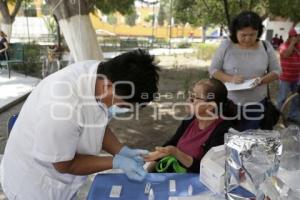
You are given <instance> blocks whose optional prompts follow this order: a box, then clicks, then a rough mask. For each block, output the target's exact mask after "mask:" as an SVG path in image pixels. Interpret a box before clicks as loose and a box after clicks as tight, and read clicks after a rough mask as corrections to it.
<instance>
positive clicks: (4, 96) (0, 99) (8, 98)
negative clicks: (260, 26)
mask: <svg viewBox="0 0 300 200" xmlns="http://www.w3.org/2000/svg"><path fill="white" fill-rule="evenodd" d="M39 81H40V79H38V78H34V77H30V76H25V75H23V74H19V73H16V72H12V73H11V77H10V78H8V73H7V70H5V69H0V112H1V110H2V109H3V108H5V107H6V106H8V105H9V104H10V103H12V102H14V101H16V100H17V99H19V98H20V97H22V96H24V95H26V94H28V93H29V92H30V91H31V90H32V89H33V88H34V87H35V86H36V85H37V84H38V82H39Z"/></svg>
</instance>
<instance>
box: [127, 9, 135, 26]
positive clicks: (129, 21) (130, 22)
mask: <svg viewBox="0 0 300 200" xmlns="http://www.w3.org/2000/svg"><path fill="white" fill-rule="evenodd" d="M137 18H138V15H137V13H136V10H135V9H134V10H133V11H132V12H131V13H130V14H127V15H125V23H126V24H127V25H129V26H134V25H135V21H136V20H137Z"/></svg>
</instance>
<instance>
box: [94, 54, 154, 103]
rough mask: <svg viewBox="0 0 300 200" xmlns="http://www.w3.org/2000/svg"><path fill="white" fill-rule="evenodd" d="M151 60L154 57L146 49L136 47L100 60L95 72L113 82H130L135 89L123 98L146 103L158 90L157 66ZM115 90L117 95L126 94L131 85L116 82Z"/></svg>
mask: <svg viewBox="0 0 300 200" xmlns="http://www.w3.org/2000/svg"><path fill="white" fill-rule="evenodd" d="M153 61H154V57H153V56H150V55H149V53H148V52H147V51H144V50H141V49H138V50H134V51H130V52H127V53H123V54H121V55H119V56H116V57H115V58H113V59H111V60H108V61H105V62H101V63H100V64H99V66H98V70H97V74H98V75H105V76H106V77H107V78H108V79H109V80H110V81H112V82H113V83H114V82H116V81H129V82H131V83H132V84H133V85H134V89H135V91H133V96H132V97H131V98H126V99H123V100H124V101H127V102H129V103H147V102H150V101H152V100H153V96H154V95H153V94H154V93H156V92H157V90H158V89H157V85H158V80H159V75H158V71H159V67H158V66H156V65H155V64H154V63H153ZM115 92H116V94H117V95H119V96H128V95H130V94H132V87H131V86H130V85H129V84H116V85H115Z"/></svg>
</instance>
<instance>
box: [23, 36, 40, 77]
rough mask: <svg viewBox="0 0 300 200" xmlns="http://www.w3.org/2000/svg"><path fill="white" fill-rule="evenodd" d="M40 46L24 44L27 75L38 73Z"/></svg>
mask: <svg viewBox="0 0 300 200" xmlns="http://www.w3.org/2000/svg"><path fill="white" fill-rule="evenodd" d="M40 49H41V47H40V45H38V44H36V43H35V42H33V43H28V44H24V57H25V65H26V66H25V68H26V71H27V73H36V72H39V71H40V67H41V64H40Z"/></svg>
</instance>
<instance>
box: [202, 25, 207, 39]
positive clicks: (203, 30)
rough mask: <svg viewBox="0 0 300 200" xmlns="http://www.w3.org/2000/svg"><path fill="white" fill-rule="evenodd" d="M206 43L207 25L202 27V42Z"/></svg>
mask: <svg viewBox="0 0 300 200" xmlns="http://www.w3.org/2000/svg"><path fill="white" fill-rule="evenodd" d="M205 41H206V25H203V26H202V42H203V43H205Z"/></svg>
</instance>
